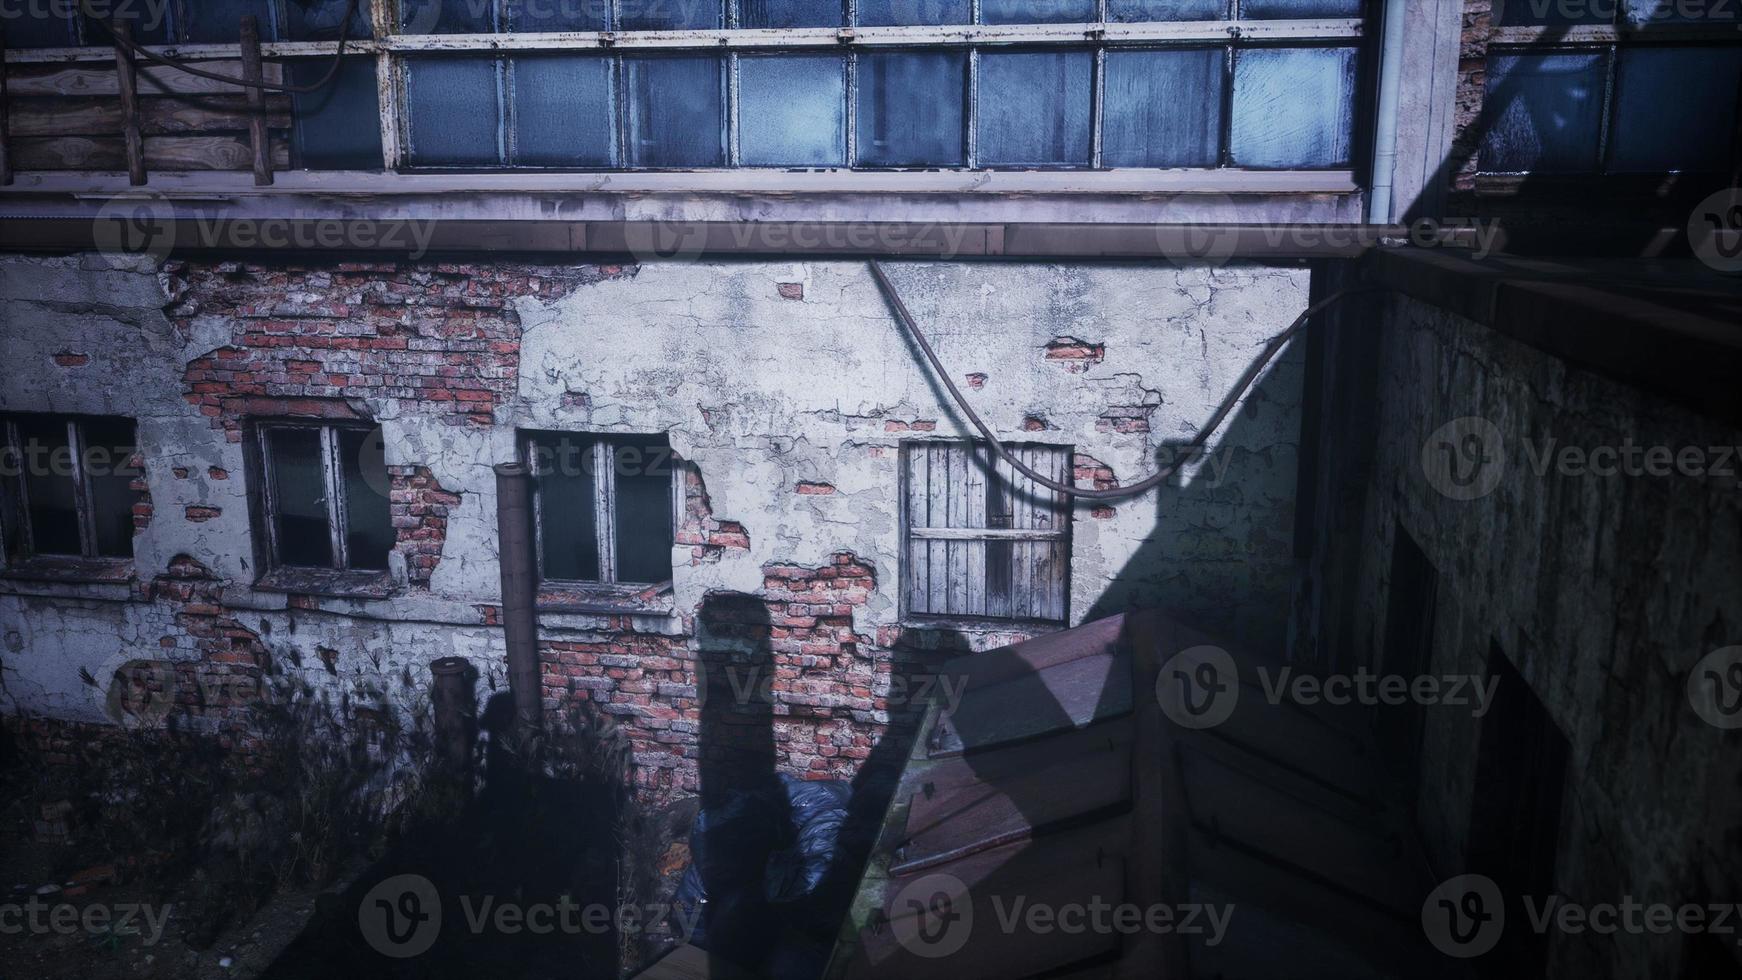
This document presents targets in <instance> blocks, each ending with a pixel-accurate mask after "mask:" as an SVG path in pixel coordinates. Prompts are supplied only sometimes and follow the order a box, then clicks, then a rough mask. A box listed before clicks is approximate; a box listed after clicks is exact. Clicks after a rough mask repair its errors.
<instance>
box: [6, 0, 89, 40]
mask: <svg viewBox="0 0 1742 980" xmlns="http://www.w3.org/2000/svg"><path fill="white" fill-rule="evenodd" d="M0 9H5V8H0ZM12 11H13V15H12V16H11V17H7V18H5V19H4V20H0V25H3V26H4V27H5V29H6V46H7V47H8V48H66V47H72V46H73V45H76V44H78V43H79V40H78V34H77V32H75V31H74V30H73V18H72V8H71V5H67V6H62V5H59V4H51V3H41V4H21V5H19V6H18V7H16V8H12Z"/></svg>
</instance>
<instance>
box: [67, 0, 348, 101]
mask: <svg viewBox="0 0 1742 980" xmlns="http://www.w3.org/2000/svg"><path fill="white" fill-rule="evenodd" d="M356 14H357V0H351V2H350V3H348V4H346V5H345V18H344V20H341V21H340V22H339V48H338V50H337V51H335V52H334V53H333V63H332V66H331V67H329V68H328V69H327V73H326V74H325V75H322V76H321V77H320V80H319V81H316V82H311V83H309V84H307V85H280V84H278V83H276V82H250V81H248V80H246V79H242V78H233V77H231V76H229V75H224V74H220V73H218V72H215V71H204V70H202V69H199V68H195V67H193V66H191V65H189V64H187V63H185V62H182V61H178V60H177V59H175V58H170V57H167V56H165V55H161V54H157V53H156V52H154V51H151V50H149V49H147V48H145V47H144V46H142V45H139V44H136V43H134V42H133V41H132V40H131V39H129V38H124V37H122V36H121V35H119V34H117V33H115V29H114V28H112V27H110V26H109V24H108V22H106V21H104V20H102V19H100V18H95V17H93V18H91V19H92V20H95V21H96V22H97V23H99V24H101V25H103V30H105V31H108V32H109V36H110V37H112V38H114V39H115V43H116V44H118V45H120V46H121V47H122V48H124V49H125V50H127V51H128V52H130V53H131V54H133V55H135V56H137V57H140V58H144V59H145V60H146V61H151V62H156V63H157V64H160V65H163V66H164V67H166V68H173V69H175V70H176V71H181V72H186V73H188V74H189V75H198V76H199V77H201V78H209V79H211V80H213V81H215V82H224V83H225V84H228V85H236V86H240V87H242V88H257V89H262V90H264V91H267V92H288V93H290V94H291V95H308V94H310V93H312V92H319V91H320V90H321V89H323V88H326V87H327V85H328V84H329V83H330V82H332V80H333V79H334V77H336V76H337V75H338V74H339V65H340V64H341V63H342V62H343V61H344V58H345V42H347V41H349V40H350V39H351V18H352V17H354V16H356Z"/></svg>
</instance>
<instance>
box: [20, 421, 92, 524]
mask: <svg viewBox="0 0 1742 980" xmlns="http://www.w3.org/2000/svg"><path fill="white" fill-rule="evenodd" d="M18 444H19V450H20V453H21V456H20V459H21V461H22V462H23V464H24V476H23V481H24V493H25V497H26V498H27V500H28V503H29V510H28V515H29V520H30V538H31V544H32V546H33V549H34V551H35V552H36V553H37V554H39V555H77V554H81V553H82V551H83V549H82V548H81V547H80V545H79V512H78V509H77V503H76V497H75V494H74V483H73V451H72V447H71V446H70V445H69V444H68V443H67V424H66V422H65V420H63V419H26V420H21V421H20V422H19V423H18Z"/></svg>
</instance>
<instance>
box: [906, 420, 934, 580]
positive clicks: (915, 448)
mask: <svg viewBox="0 0 1742 980" xmlns="http://www.w3.org/2000/svg"><path fill="white" fill-rule="evenodd" d="M901 458H902V461H903V463H902V465H903V466H905V467H906V472H905V473H904V475H905V476H906V480H905V481H904V482H905V484H906V486H905V493H906V505H907V509H906V514H905V516H906V519H907V520H906V524H907V528H908V536H907V560H906V562H905V563H904V565H905V570H904V572H903V574H905V575H906V576H907V611H908V612H910V613H926V612H930V611H931V605H930V603H929V602H928V594H927V591H926V562H927V560H928V559H929V557H930V552H928V551H927V550H926V546H925V545H924V544H921V543H920V542H918V541H916V540H915V539H914V538H915V536H914V534H913V532H914V531H915V530H916V529H917V528H918V527H919V526H920V525H922V524H924V523H925V506H926V469H927V460H926V455H925V447H924V446H921V445H917V444H915V443H911V442H910V443H907V444H906V445H904V446H902V447H901Z"/></svg>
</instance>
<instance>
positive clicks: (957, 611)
mask: <svg viewBox="0 0 1742 980" xmlns="http://www.w3.org/2000/svg"><path fill="white" fill-rule="evenodd" d="M969 448H970V447H969V446H967V445H965V444H962V443H951V444H949V445H948V447H947V448H946V449H945V453H946V458H948V459H949V461H950V470H949V478H948V480H947V481H946V484H945V491H944V499H945V502H946V503H945V506H946V508H947V511H946V513H945V515H944V526H946V527H951V528H961V527H964V526H966V523H967V519H968V495H967V486H968V481H967V470H968V467H969V465H970V464H971V462H972V461H971V460H970V459H969ZM944 554H945V556H946V558H945V560H946V561H947V562H948V563H949V564H948V568H949V589H950V606H949V612H950V614H951V615H957V616H960V615H968V614H969V610H968V545H967V544H966V543H964V542H963V541H961V540H960V539H957V540H946V541H945V542H944Z"/></svg>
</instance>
